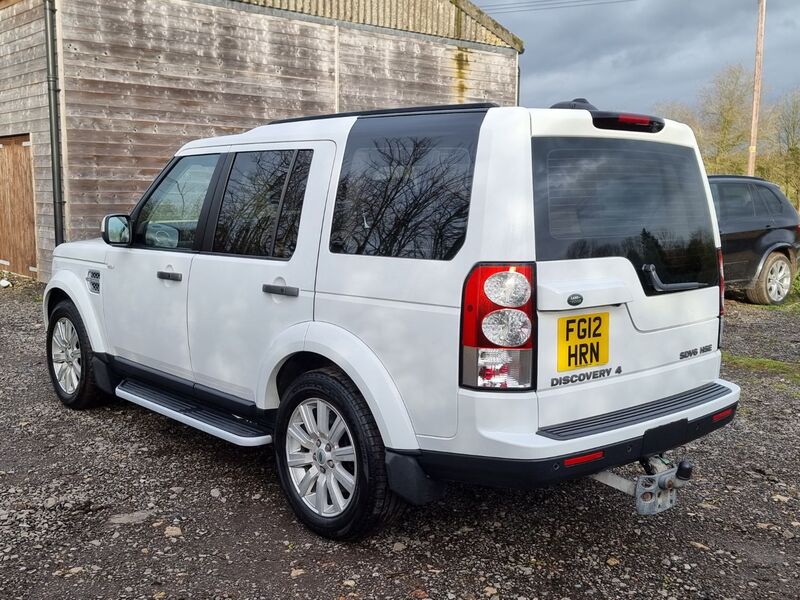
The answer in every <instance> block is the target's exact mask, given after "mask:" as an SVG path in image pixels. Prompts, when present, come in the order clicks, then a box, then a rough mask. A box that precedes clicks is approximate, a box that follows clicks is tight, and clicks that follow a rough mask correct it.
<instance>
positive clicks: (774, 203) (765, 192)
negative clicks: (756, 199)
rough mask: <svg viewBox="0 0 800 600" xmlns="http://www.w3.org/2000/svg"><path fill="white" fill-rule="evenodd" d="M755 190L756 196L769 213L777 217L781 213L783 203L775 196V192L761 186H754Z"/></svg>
mask: <svg viewBox="0 0 800 600" xmlns="http://www.w3.org/2000/svg"><path fill="white" fill-rule="evenodd" d="M756 189H757V190H758V195H759V196H761V199H762V200H763V201H764V204H766V205H767V206H768V207H769V211H770V212H771V213H772V214H773V215H779V214H781V213H782V212H783V202H781V199H780V198H778V196H776V195H775V192H773V191H772V190H771V189H769V188H768V187H766V186H763V185H758V186H756Z"/></svg>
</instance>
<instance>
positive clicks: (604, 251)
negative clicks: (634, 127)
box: [532, 110, 720, 427]
mask: <svg viewBox="0 0 800 600" xmlns="http://www.w3.org/2000/svg"><path fill="white" fill-rule="evenodd" d="M548 112H549V113H550V114H549V115H548V116H547V119H544V118H543V119H542V122H543V123H546V124H544V125H542V126H540V127H537V125H538V124H539V123H538V121H539V120H538V119H537V116H536V111H532V128H533V141H532V144H533V146H532V148H533V173H534V176H533V179H534V207H535V215H536V260H537V273H536V282H537V283H536V285H537V321H538V348H539V352H538V364H537V373H538V376H537V381H538V385H537V387H538V390H539V394H538V396H539V426H540V427H548V426H551V425H554V424H557V423H563V422H566V421H573V420H576V419H581V418H586V417H591V416H595V415H600V414H604V413H608V412H613V411H616V410H621V409H625V408H629V407H632V406H636V405H639V404H644V403H648V402H652V401H654V400H658V399H659V398H666V397H668V396H671V395H674V394H678V393H680V392H683V391H686V390H689V389H692V388H695V387H698V386H701V385H703V384H705V383H708V382H709V381H712V380H713V379H715V378H716V377H717V376H718V373H719V352H718V347H717V344H718V336H719V325H720V321H719V313H720V292H719V271H718V262H717V261H718V258H717V247H718V246H719V234H718V232H717V230H716V224H715V221H714V220H713V218H712V210H713V209H712V204H711V202H710V199H709V193H708V185H707V183H706V180H705V173H704V171H703V168H702V164H701V163H700V157H699V154H698V153H697V151H696V146H695V142H694V136H693V135H692V133H691V131H690V130H689V129H688V128H687V127H685V126H682V125H679V124H676V123H671V122H667V124H666V126H665V127H664V129H663V130H661V131H660V132H658V133H650V132H647V133H645V132H629V131H613V130H605V129H604V130H600V129H598V128H596V127H595V126H594V124H593V122H592V118H591V115H590V113H589V112H588V111H581V110H565V111H563V113H564V115H563V117H561V116H560V115H559V116H558V118H556V119H554V118H553V117H552V113H553V111H548ZM557 112H558V113H561V112H562V111H557ZM559 121H560V122H559Z"/></svg>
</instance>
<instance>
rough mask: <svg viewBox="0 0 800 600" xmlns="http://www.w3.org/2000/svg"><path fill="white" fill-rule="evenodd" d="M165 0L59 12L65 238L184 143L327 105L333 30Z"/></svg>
mask: <svg viewBox="0 0 800 600" xmlns="http://www.w3.org/2000/svg"><path fill="white" fill-rule="evenodd" d="M238 6H239V5H238V4H237V3H233V2H231V3H228V4H227V5H226V6H211V5H208V4H202V3H194V2H184V1H180V0H171V1H169V2H158V1H155V0H145V1H143V2H142V1H138V0H108V1H100V0H71V1H70V2H68V3H65V6H64V13H63V15H62V23H63V28H64V42H63V43H64V67H65V83H64V87H65V94H66V96H65V98H66V106H67V108H66V121H67V162H68V167H67V169H66V170H67V178H68V182H67V189H68V191H69V202H68V215H69V234H68V235H69V239H78V238H84V237H91V236H94V235H97V227H98V223H99V220H100V218H101V217H102V216H103V215H104V214H106V213H109V212H117V211H119V210H127V209H128V208H130V206H131V205H132V204H133V203H134V202H135V201H136V199H137V198H138V197H139V195H140V194H141V192H142V191H143V190H144V189H145V188H146V187H147V186H148V185H149V184H150V182H151V181H152V179H153V177H154V176H155V174H156V173H157V171H158V169H159V167H160V166H162V165H163V164H165V163H166V161H167V160H168V159H169V157H170V156H171V155H172V154H173V153H174V152H175V151H176V150H177V149H178V148H179V147H180V146H181V145H183V144H184V143H185V142H187V141H189V140H192V139H197V138H200V137H211V136H217V135H226V134H230V133H238V132H241V131H244V130H246V129H249V128H252V127H255V126H258V125H263V124H264V123H265V122H268V121H270V120H272V119H275V118H282V117H287V116H298V115H304V114H318V113H324V112H331V111H332V110H333V109H334V106H335V89H334V68H335V66H334V52H333V44H334V27H332V26H330V25H323V24H319V23H313V22H309V21H302V20H297V19H288V18H280V17H274V16H269V15H265V14H257V13H253V12H243V11H242V10H239V8H237V7H238Z"/></svg>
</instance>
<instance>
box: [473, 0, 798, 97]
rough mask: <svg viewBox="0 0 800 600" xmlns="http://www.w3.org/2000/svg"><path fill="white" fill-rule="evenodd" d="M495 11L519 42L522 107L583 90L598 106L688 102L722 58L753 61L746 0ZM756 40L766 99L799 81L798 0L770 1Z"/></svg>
mask: <svg viewBox="0 0 800 600" xmlns="http://www.w3.org/2000/svg"><path fill="white" fill-rule="evenodd" d="M496 1H497V0H478V1H477V4H478V5H479V6H484V7H488V5H490V4H491V3H496ZM490 14H491V13H490ZM497 19H498V20H499V21H500V22H501V23H503V24H504V25H506V26H507V27H508V28H509V29H511V30H512V31H513V32H514V33H515V34H516V35H518V36H519V37H521V38H522V39H523V40H524V42H525V53H524V54H523V55H522V56H521V57H520V68H521V71H522V80H521V85H520V101H521V103H522V104H523V105H526V106H549V105H551V104H553V103H555V102H558V101H560V100H568V99H571V98H574V97H577V96H583V97H586V98H588V99H589V100H590V101H591V102H592V103H594V104H595V105H596V106H598V107H599V108H604V109H609V110H628V111H640V112H648V111H651V110H652V109H653V107H654V106H655V105H656V104H659V103H664V102H670V101H681V102H693V101H694V100H695V99H696V97H697V93H698V92H699V90H700V89H701V88H702V87H703V86H705V85H706V84H707V83H708V82H709V81H710V80H711V79H712V78H713V76H714V75H715V74H716V73H718V72H719V71H721V70H722V69H723V68H724V67H725V66H727V65H730V64H742V65H744V66H745V67H747V68H749V69H752V65H753V61H754V55H755V30H756V19H757V4H756V2H755V0H635V1H633V2H627V3H621V4H610V5H600V6H584V7H573V8H566V9H561V10H548V11H536V12H518V13H512V14H505V15H497ZM765 39H766V41H765V49H764V90H765V96H766V98H768V99H769V98H774V97H776V96H779V95H781V94H783V93H785V92H787V91H789V90H791V89H794V88H797V87H800V67H798V65H797V61H798V59H800V6H799V5H798V1H797V0H770V2H769V3H768V7H767V29H766V38H765Z"/></svg>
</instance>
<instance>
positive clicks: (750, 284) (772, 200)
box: [708, 175, 800, 304]
mask: <svg viewBox="0 0 800 600" xmlns="http://www.w3.org/2000/svg"><path fill="white" fill-rule="evenodd" d="M708 180H709V183H710V184H711V193H712V195H713V196H714V207H715V208H716V211H717V219H718V220H719V232H720V235H721V236H722V255H723V259H724V265H725V283H726V284H730V287H732V288H741V289H744V291H745V293H746V294H747V299H748V300H750V301H751V302H755V303H757V304H781V303H783V302H784V301H785V300H786V298H787V297H788V296H789V292H790V291H791V288H792V280H793V278H794V276H795V275H796V274H797V267H798V262H797V261H798V254H800V224H798V223H800V218H798V216H797V211H796V210H795V209H794V207H793V206H792V204H791V203H790V202H789V200H788V199H787V198H786V196H784V195H783V193H782V192H781V190H780V189H779V188H778V186H777V185H775V184H773V183H770V182H768V181H765V180H764V179H761V178H759V177H742V176H735V175H712V176H710V177H709V178H708Z"/></svg>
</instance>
